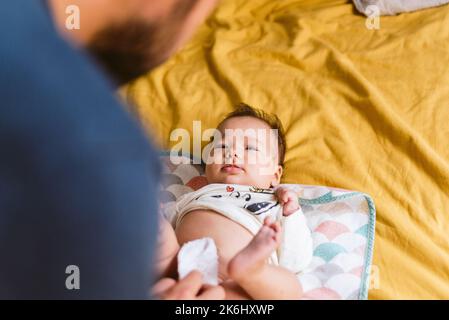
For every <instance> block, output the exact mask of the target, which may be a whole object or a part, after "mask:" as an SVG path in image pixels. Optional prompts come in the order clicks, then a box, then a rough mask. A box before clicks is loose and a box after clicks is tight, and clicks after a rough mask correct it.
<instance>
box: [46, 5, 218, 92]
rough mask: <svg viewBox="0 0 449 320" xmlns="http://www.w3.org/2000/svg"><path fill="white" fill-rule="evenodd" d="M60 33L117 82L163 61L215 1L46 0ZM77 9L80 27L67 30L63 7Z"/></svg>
mask: <svg viewBox="0 0 449 320" xmlns="http://www.w3.org/2000/svg"><path fill="white" fill-rule="evenodd" d="M47 1H48V3H49V5H50V8H51V11H52V13H53V16H54V18H55V19H54V20H55V22H56V24H57V26H58V27H59V29H60V30H61V31H62V32H63V34H65V35H68V37H69V38H71V39H73V40H74V41H75V42H76V43H78V44H80V45H82V46H84V47H85V48H87V49H88V51H89V52H90V53H92V54H93V56H94V57H95V58H96V59H97V60H98V62H99V63H100V64H101V65H102V66H103V67H104V69H105V70H106V72H108V73H109V74H110V75H111V76H112V77H113V78H114V79H115V80H116V81H117V82H118V83H119V84H124V83H126V82H128V81H130V80H133V79H135V78H137V77H138V76H140V75H142V74H144V73H146V72H147V71H149V70H151V69H153V68H154V67H156V66H158V65H159V64H161V63H163V62H164V61H165V60H167V59H168V58H169V57H170V56H171V55H172V54H173V53H174V52H175V51H176V50H177V49H179V48H180V47H181V46H182V45H183V44H184V43H185V42H186V41H187V40H188V39H189V38H190V37H191V36H192V34H193V33H194V31H195V29H196V28H197V27H198V26H199V24H200V23H201V22H203V20H204V19H205V18H206V17H207V16H208V15H209V13H210V12H211V11H212V10H213V8H214V7H215V6H216V4H217V2H218V0H47ZM71 5H76V6H78V7H79V9H80V15H81V23H80V29H79V30H67V29H66V28H65V21H66V19H67V14H66V8H67V7H68V6H71Z"/></svg>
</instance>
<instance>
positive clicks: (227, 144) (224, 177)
mask: <svg viewBox="0 0 449 320" xmlns="http://www.w3.org/2000/svg"><path fill="white" fill-rule="evenodd" d="M218 131H219V132H220V133H221V137H218V138H217V137H216V138H215V139H214V141H213V142H212V150H211V152H210V157H209V159H208V161H207V163H206V178H207V180H208V183H225V184H241V185H250V186H255V187H258V188H270V187H274V186H276V185H278V184H279V181H280V178H281V175H282V167H281V166H280V165H279V164H278V163H279V157H278V144H277V143H278V140H277V136H276V133H275V132H273V130H272V129H271V128H270V126H269V125H268V124H267V123H265V122H264V121H262V120H260V119H257V118H254V117H247V116H244V117H235V118H230V119H228V120H226V121H224V122H223V123H222V124H221V125H220V126H219V127H218Z"/></svg>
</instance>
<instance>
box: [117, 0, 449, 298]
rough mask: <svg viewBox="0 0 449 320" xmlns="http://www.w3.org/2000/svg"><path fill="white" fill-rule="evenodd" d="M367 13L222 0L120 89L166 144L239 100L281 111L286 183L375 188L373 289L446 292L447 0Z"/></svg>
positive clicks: (338, 3)
mask: <svg viewBox="0 0 449 320" xmlns="http://www.w3.org/2000/svg"><path fill="white" fill-rule="evenodd" d="M366 19H367V18H366V17H364V16H362V15H360V14H358V13H357V12H356V11H355V9H354V6H353V4H352V3H351V2H350V1H344V0H333V1H330V0H313V1H299V0H279V1H272V0H254V1H246V0H225V1H223V2H222V3H221V4H220V6H219V8H218V9H217V11H216V12H215V13H214V15H213V16H212V17H211V18H210V19H209V20H208V21H207V23H205V24H204V25H203V26H202V27H201V28H200V29H199V30H198V32H197V34H196V35H195V37H194V39H192V41H190V42H189V43H188V44H187V45H186V46H185V47H184V48H183V50H182V51H181V52H179V53H178V54H177V55H176V56H174V57H173V58H172V59H171V60H169V61H168V62H167V63H165V64H164V65H162V66H161V67H159V68H158V69H156V70H154V71H153V72H151V74H148V75H146V76H144V77H141V78H140V79H138V80H136V81H135V82H133V83H131V84H129V85H128V86H127V87H126V88H124V89H123V91H122V93H123V96H124V98H125V99H127V100H128V101H129V102H130V103H132V104H134V106H133V107H132V110H133V112H135V113H136V114H137V115H138V117H139V119H140V120H141V122H142V124H143V126H144V127H145V128H146V129H147V130H148V135H149V137H151V139H152V140H153V141H154V142H155V143H156V144H157V145H159V146H160V147H161V148H163V149H169V148H170V147H171V146H173V145H174V144H175V143H176V142H174V141H170V132H171V131H172V130H173V129H176V128H184V129H188V130H190V131H191V130H192V122H193V121H194V120H201V121H202V123H201V125H202V128H203V129H206V128H214V127H215V126H216V125H217V123H218V122H219V121H220V120H221V119H222V118H223V116H224V115H225V114H227V113H228V112H230V111H232V110H233V107H234V106H235V105H236V104H237V103H238V102H242V101H243V102H245V103H248V104H250V105H252V106H254V107H258V108H263V109H265V110H266V111H268V112H273V113H276V114H277V115H278V116H279V117H280V119H281V120H282V122H283V123H284V126H285V128H286V134H287V144H288V151H287V154H286V170H285V175H284V180H283V182H284V183H300V184H305V185H322V186H330V187H336V188H342V189H347V190H357V191H361V192H364V193H366V194H369V195H370V196H371V197H372V199H373V200H374V202H375V204H376V209H377V222H376V234H375V239H376V240H375V245H374V256H373V271H374V272H375V273H376V275H375V276H376V277H377V278H376V279H377V284H376V285H375V286H373V287H372V288H371V290H370V291H369V298H370V299H449V240H448V231H449V125H448V122H449V107H448V101H449V6H443V7H438V8H433V9H427V10H423V11H418V12H414V13H408V14H402V15H398V16H392V17H381V18H380V21H379V22H380V24H379V26H378V27H379V28H368V27H367V25H366Z"/></svg>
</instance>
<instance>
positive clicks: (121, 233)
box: [0, 0, 223, 299]
mask: <svg viewBox="0 0 449 320" xmlns="http://www.w3.org/2000/svg"><path fill="white" fill-rule="evenodd" d="M215 5H216V0H68V1H66V0H48V1H45V0H39V1H38V0H36V1H28V0H15V1H7V2H5V3H2V5H1V10H0V96H1V102H0V153H1V156H0V252H1V253H2V259H1V263H0V298H2V299H14V298H18V299H22V298H31V299H36V298H38V299H52V298H58V299H60V298H62V299H92V298H95V299H108V298H112V299H116V298H124V299H128V298H137V299H141V298H147V297H148V296H149V295H148V292H149V289H150V285H151V283H152V276H151V270H152V257H153V249H154V248H153V246H154V244H155V241H156V231H157V214H156V213H157V194H158V188H157V186H158V181H159V171H160V168H159V163H158V156H157V153H156V152H155V150H154V149H153V148H152V147H151V146H150V144H149V143H148V141H147V139H146V138H145V136H144V134H143V133H142V131H141V129H140V128H139V126H138V125H137V124H136V122H135V121H134V120H133V119H132V118H131V117H130V116H129V115H128V113H127V112H126V111H125V110H124V109H123V108H122V107H121V106H120V105H119V103H118V102H117V101H116V99H115V98H114V89H115V87H114V86H116V85H119V84H123V83H126V82H127V81H129V80H132V79H134V78H135V77H137V76H139V75H141V74H143V73H145V72H147V71H148V70H150V69H152V68H154V67H155V66H157V65H159V64H160V63H162V62H163V61H165V60H166V59H167V58H168V57H169V56H170V55H171V54H173V53H174V52H175V51H176V50H177V49H178V48H179V47H180V46H181V45H182V44H183V43H184V42H185V41H186V40H187V39H188V38H189V37H190V36H191V35H192V33H193V32H194V30H195V28H196V27H197V26H198V25H199V24H200V23H201V22H202V21H203V20H204V18H205V17H206V16H207V15H208V14H209V13H210V12H211V10H212V9H213V8H214V6H215ZM69 6H76V8H78V9H79V13H80V28H79V29H77V28H75V29H73V30H69V29H70V28H69V29H68V28H67V25H66V22H67V21H66V20H67V18H68V13H70V12H68V11H66V9H67V8H68V7H69ZM200 284H201V276H199V275H198V274H197V273H193V274H192V275H191V276H189V277H188V278H186V280H184V281H183V282H178V283H177V282H175V281H169V280H164V281H163V282H160V283H158V285H156V286H155V289H154V291H153V292H156V293H157V294H158V296H160V297H163V298H167V299H170V298H190V299H192V298H215V299H219V298H223V290H222V289H221V288H220V287H215V288H206V289H204V288H201V285H200Z"/></svg>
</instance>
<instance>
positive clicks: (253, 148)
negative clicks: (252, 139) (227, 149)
mask: <svg viewBox="0 0 449 320" xmlns="http://www.w3.org/2000/svg"><path fill="white" fill-rule="evenodd" d="M245 150H251V151H259V149H257V147H253V146H246V148H245Z"/></svg>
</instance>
